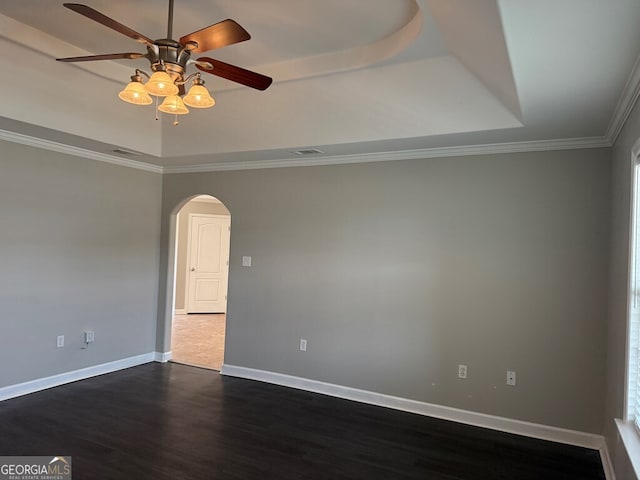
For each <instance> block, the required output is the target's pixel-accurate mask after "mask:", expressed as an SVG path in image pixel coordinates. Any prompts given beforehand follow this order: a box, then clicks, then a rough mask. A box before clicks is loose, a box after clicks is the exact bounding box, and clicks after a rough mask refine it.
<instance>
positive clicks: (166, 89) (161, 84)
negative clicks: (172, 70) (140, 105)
mask: <svg viewBox="0 0 640 480" xmlns="http://www.w3.org/2000/svg"><path fill="white" fill-rule="evenodd" d="M145 88H146V89H147V92H149V93H150V94H151V95H155V96H156V97H166V96H167V95H175V94H176V93H178V87H177V86H176V85H175V83H173V80H171V77H170V76H169V74H168V73H167V72H163V71H161V70H160V71H157V72H155V73H154V74H153V75H151V78H150V79H149V81H148V82H147V83H146V85H145Z"/></svg>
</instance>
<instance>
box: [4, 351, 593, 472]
mask: <svg viewBox="0 0 640 480" xmlns="http://www.w3.org/2000/svg"><path fill="white" fill-rule="evenodd" d="M0 455H52V456H53V455H71V456H72V457H73V478H74V480H84V479H100V480H106V479H127V480H145V479H159V480H169V479H189V480H192V479H196V480H198V479H203V480H209V479H230V480H234V479H238V480H240V479H242V480H252V479H278V480H288V479H292V480H293V479H308V480H312V479H322V480H329V479H331V480H339V479H358V480H360V479H363V480H377V479H421V480H424V479H430V480H471V479H478V480H480V479H496V480H500V479H509V480H555V479H564V480H572V479H580V480H590V479H600V480H601V479H604V478H605V477H604V473H603V470H602V465H601V463H600V457H599V453H598V452H597V451H594V450H589V449H583V448H578V447H571V446H566V445H561V444H557V443H552V442H546V441H541V440H535V439H529V438H524V437H519V436H516V435H511V434H505V433H500V432H495V431H491V430H485V429H482V428H477V427H470V426H465V425H461V424H457V423H453V422H448V421H444V420H437V419H433V418H429V417H423V416H418V415H413V414H409V413H404V412H398V411H394V410H389V409H384V408H380V407H374V406H370V405H363V404H358V403H355V402H351V401H347V400H340V399H336V398H331V397H327V396H323V395H317V394H312V393H308V392H303V391H299V390H294V389H288V388H284V387H278V386H275V385H268V384H264V383H259V382H254V381H250V380H243V379H237V378H230V377H222V376H220V375H219V374H218V373H216V372H213V371H210V370H205V369H200V368H196V367H189V366H185V365H180V364H172V363H168V364H159V363H150V364H146V365H142V366H139V367H135V368H130V369H127V370H123V371H120V372H116V373H112V374H108V375H103V376H100V377H95V378H92V379H89V380H84V381H80V382H76V383H73V384H68V385H64V386H61V387H57V388H53V389H50V390H46V391H43V392H39V393H35V394H31V395H27V396H24V397H20V398H16V399H11V400H6V401H4V402H0Z"/></svg>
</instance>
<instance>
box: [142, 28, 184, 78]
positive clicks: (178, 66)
mask: <svg viewBox="0 0 640 480" xmlns="http://www.w3.org/2000/svg"><path fill="white" fill-rule="evenodd" d="M154 46H155V47H157V49H156V48H154ZM147 52H148V54H149V62H151V70H153V71H154V72H155V71H158V70H166V72H167V73H168V74H169V75H170V76H171V77H173V78H174V79H175V78H179V77H182V76H183V74H184V72H185V70H186V68H187V62H188V61H189V58H190V57H191V52H190V51H189V50H187V49H186V48H184V47H183V46H182V45H180V44H179V43H178V42H176V41H175V40H172V39H170V38H163V39H160V40H155V41H154V42H153V46H151V45H150V46H147Z"/></svg>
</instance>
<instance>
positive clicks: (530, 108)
mask: <svg viewBox="0 0 640 480" xmlns="http://www.w3.org/2000/svg"><path fill="white" fill-rule="evenodd" d="M83 1H85V3H86V4H87V5H89V6H91V7H92V8H94V9H96V10H99V11H100V12H102V13H104V14H105V15H108V16H110V17H112V18H114V19H116V20H117V21H119V22H121V23H123V24H125V25H127V26H129V27H131V28H133V29H134V30H136V31H138V32H140V33H142V34H144V35H147V36H148V37H150V38H163V37H165V36H166V28H167V25H166V23H167V5H168V1H165V0H138V1H136V2H126V1H123V0H83ZM225 18H233V19H234V20H236V21H237V22H238V23H240V24H241V25H242V26H243V27H245V29H247V30H248V31H249V33H250V34H251V35H252V39H251V40H249V41H247V42H243V43H239V44H236V45H232V46H228V47H225V48H223V49H219V50H216V51H212V52H207V53H206V54H204V55H206V56H211V57H214V58H217V59H219V60H222V61H225V62H228V63H233V64H236V65H239V66H242V67H244V68H249V69H251V70H254V71H257V72H260V73H264V74H266V75H269V76H272V77H273V78H274V83H273V85H272V86H271V87H270V88H269V89H268V90H266V91H264V92H259V91H255V90H252V89H250V88H247V87H242V86H238V85H237V84H234V83H231V82H229V81H227V80H224V79H220V78H217V77H213V76H209V75H206V78H205V79H206V81H207V86H208V87H209V88H210V90H211V91H212V93H213V95H214V97H215V98H216V101H217V104H216V106H215V107H214V108H213V109H209V110H198V111H194V110H192V113H190V114H189V115H186V116H183V117H181V118H180V125H178V126H173V125H172V120H173V118H167V116H166V115H164V114H160V116H161V119H160V121H156V120H155V119H154V109H153V107H152V106H148V107H136V106H132V105H129V104H126V103H123V102H121V101H119V100H118V99H117V93H118V91H120V90H121V89H122V87H123V86H124V85H125V84H126V82H127V81H128V77H129V76H130V75H132V74H133V70H134V69H136V68H140V69H147V70H148V62H147V60H145V59H138V60H128V61H126V60H125V61H119V62H114V61H102V62H85V63H81V64H68V63H60V62H55V61H54V59H55V58H56V57H67V56H77V55H92V54H101V53H116V52H141V53H144V52H145V48H144V46H142V45H140V44H138V43H136V42H134V41H133V40H131V39H129V38H127V37H125V36H123V35H120V34H118V33H117V32H115V31H113V30H110V29H108V28H105V27H104V26H101V25H99V24H98V23H95V22H93V21H91V20H89V19H87V18H85V17H83V16H81V15H78V14H77V13H74V12H72V11H70V10H68V9H66V8H64V7H63V6H62V2H52V1H50V0H21V1H20V2H0V69H1V71H2V77H1V80H0V81H1V82H2V86H3V88H2V89H0V129H1V131H2V132H3V134H2V135H0V138H5V139H6V138H9V139H16V138H18V139H22V138H30V139H42V142H46V143H47V144H48V145H49V146H51V145H62V146H68V147H69V148H71V149H73V148H76V149H79V150H77V151H78V152H85V153H86V152H87V151H89V152H96V154H99V155H103V156H105V158H106V157H107V156H113V157H114V158H116V157H117V154H115V153H113V150H114V149H115V148H120V149H125V150H131V151H135V152H139V153H141V155H139V156H135V157H123V158H129V159H134V160H135V161H137V162H144V163H147V164H151V165H156V166H161V167H165V171H186V170H189V169H194V170H195V169H198V168H201V169H206V168H210V169H216V168H234V167H241V166H248V165H249V166H254V167H255V166H263V165H264V166H269V165H276V164H277V165H280V164H283V163H284V164H286V163H287V162H288V161H290V160H291V161H295V162H297V164H304V162H309V163H313V162H319V163H322V162H327V163H331V161H332V159H343V160H344V159H346V161H349V160H353V161H366V160H367V159H372V160H374V159H376V158H378V159H379V158H383V157H384V158H387V157H388V156H389V155H390V154H392V153H393V152H405V156H406V155H410V152H415V151H417V152H420V153H419V155H423V156H424V155H425V152H428V151H430V150H433V151H436V152H439V151H442V150H443V149H452V148H461V147H464V148H467V149H468V148H469V147H470V146H473V148H476V149H479V150H480V151H481V149H482V148H483V147H482V146H486V145H495V144H504V145H510V146H511V148H517V147H514V146H513V145H514V144H517V145H528V146H529V147H530V146H531V145H534V146H535V145H543V144H547V145H558V146H565V147H568V146H597V145H606V144H610V143H611V141H612V140H613V139H614V138H613V137H615V135H616V128H618V127H619V125H620V123H621V122H622V121H623V120H624V113H625V112H626V111H627V110H628V108H629V107H630V104H631V103H632V102H633V101H635V98H636V96H637V92H638V78H639V77H640V75H638V69H637V68H636V60H637V58H638V55H639V54H640V28H638V27H637V25H638V24H639V23H640V2H638V0H607V1H606V2H603V1H602V0H395V1H390V0H349V1H344V0H342V1H339V0H324V1H323V2H317V1H313V0H270V1H268V2H265V1H260V0H244V1H237V0H236V1H234V0H175V16H174V27H173V33H174V34H173V37H174V38H179V37H180V36H182V35H185V34H187V33H189V32H192V31H194V30H198V29H200V28H202V27H205V26H207V25H210V24H213V23H216V22H218V21H220V20H223V19H225ZM196 58H197V56H196ZM23 135H25V136H27V137H22V136H23ZM61 148H62V147H61ZM308 148H316V149H319V150H321V151H322V152H323V153H320V154H316V155H314V156H309V157H300V156H299V155H296V154H295V153H292V152H293V151H295V150H299V149H308ZM505 148H506V147H505ZM385 155H386V157H385ZM416 155H417V154H416Z"/></svg>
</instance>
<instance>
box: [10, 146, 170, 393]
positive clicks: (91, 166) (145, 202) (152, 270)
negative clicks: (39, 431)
mask: <svg viewBox="0 0 640 480" xmlns="http://www.w3.org/2000/svg"><path fill="white" fill-rule="evenodd" d="M0 149H1V150H0V151H1V152H2V153H1V154H0V221H1V224H0V225H1V226H0V331H1V334H0V365H2V367H1V368H0V387H2V386H7V385H13V384H17V383H21V382H25V381H28V380H32V379H37V378H42V377H46V376H49V375H54V374H58V373H63V372H68V371H72V370H76V369H80V368H84V367H88V366H93V365H98V364H101V363H105V362H109V361H114V360H119V359H122V358H126V357H130V356H134V355H139V354H144V353H149V352H153V351H154V346H155V335H156V316H155V315H156V311H157V291H158V251H159V245H158V239H159V235H160V204H161V188H162V179H161V176H160V175H158V174H154V173H148V172H142V171H138V170H132V169H130V168H125V167H120V166H115V165H110V164H106V163H101V162H96V161H93V160H87V159H83V158H78V157H73V156H67V155H63V154H59V153H54V152H51V151H46V150H40V149H36V148H32V147H27V146H22V145H18V144H14V143H6V142H0ZM85 329H91V330H94V331H95V343H94V344H92V345H91V346H90V348H89V349H88V350H82V349H81V348H80V347H81V342H82V332H83V331H84V330H85ZM58 335H65V340H66V346H65V347H64V348H60V349H58V348H56V337H57V336H58Z"/></svg>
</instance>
